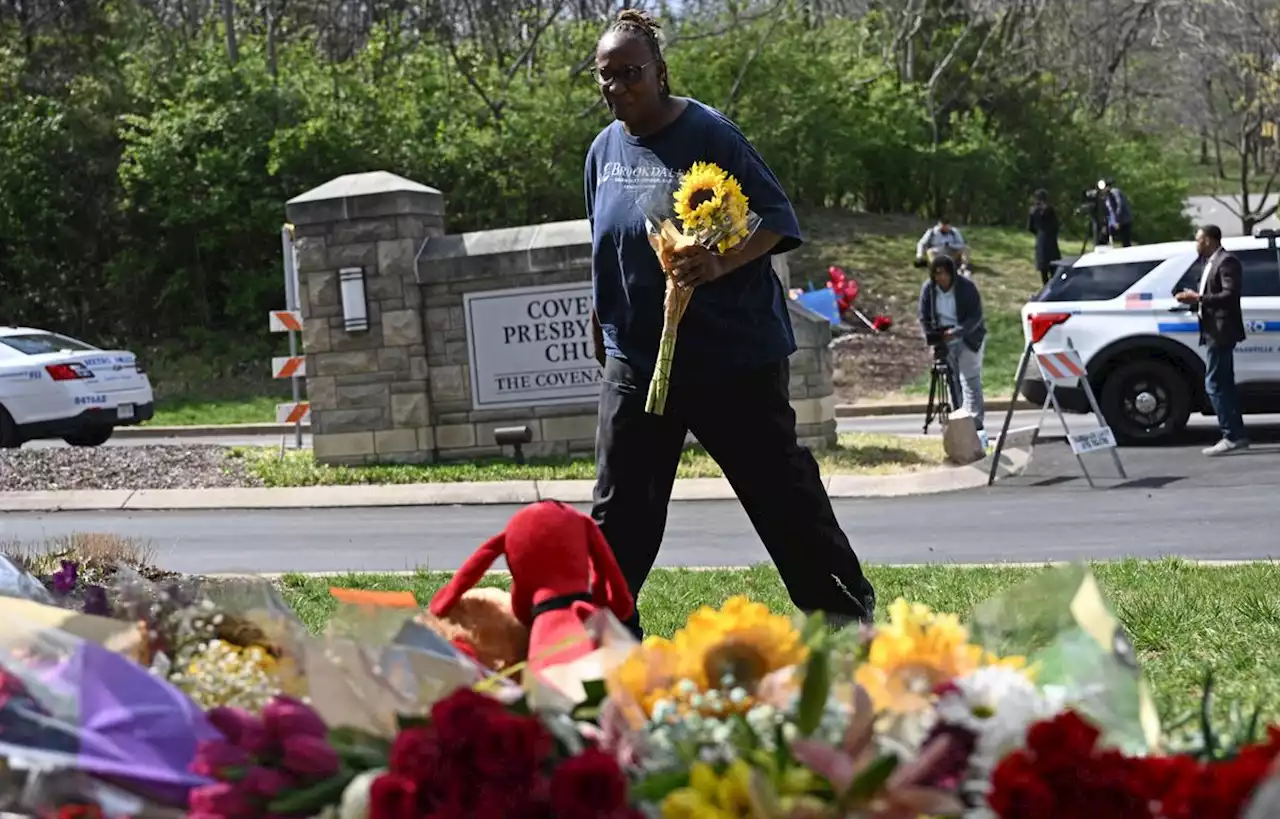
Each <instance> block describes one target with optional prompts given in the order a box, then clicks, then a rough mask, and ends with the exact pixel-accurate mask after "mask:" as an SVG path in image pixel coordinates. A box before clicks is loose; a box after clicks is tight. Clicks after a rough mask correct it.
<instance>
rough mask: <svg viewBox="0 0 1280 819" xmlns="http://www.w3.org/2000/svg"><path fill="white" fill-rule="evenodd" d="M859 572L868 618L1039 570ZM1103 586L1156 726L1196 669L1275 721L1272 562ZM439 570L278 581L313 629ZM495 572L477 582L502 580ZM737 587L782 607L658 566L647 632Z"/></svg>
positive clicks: (747, 574)
mask: <svg viewBox="0 0 1280 819" xmlns="http://www.w3.org/2000/svg"><path fill="white" fill-rule="evenodd" d="M867 571H868V574H869V575H870V577H871V579H872V581H873V582H874V583H875V585H876V587H877V589H878V592H879V599H880V611H879V612H878V615H879V617H881V618H883V617H884V614H885V612H884V609H885V607H886V606H887V605H888V604H889V603H891V602H892V601H893V600H894V599H895V598H897V597H899V596H903V597H906V598H908V599H910V600H913V601H917V602H921V603H926V604H928V605H930V606H933V607H934V608H935V609H936V610H939V611H950V612H956V613H958V614H960V615H961V616H964V615H965V614H966V613H967V612H968V611H970V610H971V609H972V607H973V606H974V605H975V604H977V603H979V602H981V601H983V600H985V599H987V598H988V597H990V596H992V595H994V594H996V593H999V592H1000V591H1002V590H1003V589H1006V588H1008V587H1010V586H1012V585H1014V584H1016V583H1018V582H1019V581H1021V580H1024V579H1026V578H1027V577H1029V576H1031V575H1032V574H1034V573H1035V572H1037V571H1040V570H1039V569H1029V568H959V567H948V566H929V567H912V568H897V567H887V566H873V567H869V568H868V570H867ZM1094 571H1095V572H1096V575H1097V577H1098V581H1099V584H1100V585H1101V587H1102V589H1103V593H1104V594H1105V595H1106V597H1107V599H1108V600H1109V601H1110V603H1111V605H1112V607H1113V609H1114V610H1115V612H1116V614H1117V615H1118V616H1119V617H1120V619H1121V620H1122V621H1123V622H1124V624H1125V626H1126V627H1127V629H1128V631H1129V633H1130V636H1131V637H1132V638H1133V641H1134V644H1135V647H1136V648H1137V651H1138V657H1139V660H1140V662H1141V664H1142V667H1143V669H1144V670H1145V671H1146V674H1147V676H1148V679H1149V680H1150V681H1151V683H1152V685H1153V688H1154V689H1155V697H1156V703H1157V706H1158V707H1159V709H1160V712H1161V714H1162V715H1163V716H1164V717H1165V720H1166V722H1169V721H1170V720H1171V719H1173V718H1175V717H1176V718H1180V717H1181V716H1183V715H1184V714H1185V712H1187V711H1188V710H1189V709H1191V708H1193V707H1197V705H1198V697H1199V695H1200V691H1201V685H1202V683H1203V681H1204V676H1205V672H1206V671H1207V670H1208V669H1213V670H1214V671H1215V672H1216V685H1215V690H1216V691H1217V692H1218V696H1217V706H1218V708H1219V709H1221V710H1222V712H1223V713H1225V712H1226V711H1227V709H1228V707H1229V705H1230V703H1232V702H1233V701H1239V702H1240V705H1241V706H1242V707H1243V710H1245V711H1246V712H1248V710H1249V708H1250V707H1251V706H1253V705H1254V704H1257V705H1261V706H1262V707H1263V709H1264V714H1265V715H1267V716H1269V717H1270V718H1272V719H1274V718H1276V717H1277V716H1280V678H1277V677H1276V675H1275V669H1276V668H1280V565H1276V564H1271V563H1254V564H1247V565H1237V566H1220V567H1214V566H1197V565H1194V564H1190V563H1186V562H1183V561H1179V560H1166V561H1159V562H1148V561H1139V560H1129V561H1121V562H1114V563H1101V564H1095V566H1094ZM447 578H448V574H447V573H440V572H434V573H432V572H422V573H420V574H418V575H415V576H396V575H377V574H353V575H348V576H345V577H339V578H332V577H327V578H306V577H302V576H297V575H292V576H286V577H285V578H283V580H282V581H281V582H282V585H283V588H284V591H285V595H286V598H287V599H288V601H289V602H290V604H291V605H292V606H293V607H294V610H295V611H296V612H297V613H298V615H299V616H300V617H301V618H302V619H303V620H304V621H305V622H306V623H307V624H308V625H309V626H310V627H311V628H313V629H319V628H322V627H323V626H324V624H325V622H326V621H327V620H328V617H329V616H330V613H331V612H332V610H333V601H332V598H330V597H329V594H328V589H329V587H330V586H335V585H336V586H346V587H354V588H367V589H379V590H411V591H413V592H414V593H415V594H416V596H417V598H418V600H419V601H420V602H422V603H424V604H425V603H426V602H427V601H428V600H429V599H430V597H431V595H432V594H433V593H434V592H435V590H436V589H438V588H439V587H440V586H441V585H442V584H443V583H444V581H445V580H446V579H447ZM505 582H506V580H505V577H504V576H503V575H493V576H491V577H490V578H488V579H486V583H488V584H491V585H502V584H503V583H505ZM734 594H746V595H749V596H750V597H752V598H753V599H756V600H759V601H761V602H764V603H767V604H768V605H769V606H770V607H771V608H773V609H775V610H777V611H781V612H790V611H793V608H792V606H791V602H790V600H789V599H788V598H787V595H786V592H785V591H784V589H783V587H782V584H781V582H780V581H779V579H778V575H777V572H776V571H774V569H773V568H772V567H769V566H756V567H753V568H751V569H746V570H729V569H725V570H715V571H691V570H663V569H659V570H657V571H655V572H654V573H653V576H652V577H651V578H650V580H649V582H648V585H646V586H645V591H644V593H643V594H642V596H641V601H640V611H641V616H642V617H643V619H644V622H645V624H646V628H647V629H648V630H649V631H651V632H652V633H655V634H661V635H667V636H669V635H670V634H671V633H672V632H673V631H674V630H675V629H676V628H677V627H679V626H680V625H682V624H683V623H684V620H685V618H686V617H687V616H688V614H689V613H690V612H692V611H694V610H695V609H697V608H698V607H699V606H701V605H704V604H705V605H712V606H715V605H719V604H720V603H721V602H723V601H724V600H725V598H727V597H729V596H730V595H734Z"/></svg>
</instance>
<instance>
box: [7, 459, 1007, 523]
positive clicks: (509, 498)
mask: <svg viewBox="0 0 1280 819" xmlns="http://www.w3.org/2000/svg"><path fill="white" fill-rule="evenodd" d="M1030 460H1031V452H1030V449H1029V448H1028V449H1027V450H1025V451H1024V450H1022V449H1019V448H1014V449H1011V450H1007V451H1006V452H1004V453H1003V454H1002V456H1001V458H1000V461H1001V468H1000V473H1001V474H1002V475H1004V476H1008V475H1013V474H1018V473H1020V472H1022V470H1024V469H1025V468H1026V465H1027V463H1028V462H1030ZM990 469H991V459H990V457H987V458H984V459H983V460H981V461H979V462H977V463H975V464H970V465H968V466H960V467H956V466H950V467H942V468H940V469H932V470H928V471H922V472H905V473H901V474H898V475H831V476H829V477H826V478H824V479H823V482H824V484H825V485H826V487H827V493H828V494H829V495H830V496H831V497H832V498H833V499H850V498H895V497H904V496H907V495H929V494H937V493H940V492H955V491H959V490H963V489H976V488H978V487H982V486H986V483H987V474H988V472H989V471H990ZM594 488H595V482H594V481H485V482H480V481H477V482H474V483H435V484H391V485H381V486H376V485H375V486H370V485H357V486H301V487H290V488H278V489H264V488H240V489H103V490H93V489H86V490H66V491H49V492H0V512H109V511H125V512H142V511H147V512H158V511H175V510H191V509H204V510H208V509H351V508H377V507H395V506H495V505H514V506H523V505H525V504H530V503H536V502H537V501H540V500H559V501H564V502H565V503H590V501H591V494H592V490H593V489H594ZM736 498H737V496H736V495H735V494H734V492H733V489H732V487H730V485H729V482H728V481H727V480H725V479H724V478H684V479H681V480H678V481H676V482H675V488H674V490H673V491H672V493H671V500H673V501H724V500H734V499H736Z"/></svg>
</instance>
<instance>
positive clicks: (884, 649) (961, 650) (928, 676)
mask: <svg viewBox="0 0 1280 819" xmlns="http://www.w3.org/2000/svg"><path fill="white" fill-rule="evenodd" d="M981 665H1008V666H1012V667H1015V668H1020V667H1022V666H1023V665H1025V660H1024V659H1023V658H1021V657H1009V658H1005V659H998V658H996V657H994V656H992V655H991V654H989V653H988V652H986V651H984V650H983V649H982V647H981V646H976V645H972V644H970V643H969V632H968V630H967V629H966V628H965V627H964V626H962V625H960V619H959V618H958V617H956V615H954V614H938V613H935V612H934V611H933V610H932V609H930V608H929V607H928V606H925V605H921V604H919V603H914V604H913V603H908V602H907V601H906V600H904V599H902V598H898V599H897V600H895V601H894V602H893V604H892V605H891V606H889V622H888V623H887V624H886V625H883V626H879V627H878V628H877V629H876V636H875V639H874V640H872V642H871V647H870V651H869V654H868V656H867V660H866V662H864V663H863V664H862V665H861V666H859V667H858V670H857V673H856V675H855V679H856V681H857V683H858V684H859V685H861V686H862V687H863V688H865V689H866V691H867V694H868V695H870V697H871V701H872V703H874V705H875V707H876V708H877V709H888V710H890V711H895V712H899V713H903V712H911V711H916V710H919V709H921V708H924V707H925V706H927V705H928V703H929V700H930V698H931V697H932V694H933V690H934V688H935V687H936V686H937V685H939V684H940V683H944V682H947V681H948V680H951V679H954V678H955V677H958V676H961V675H963V674H967V673H969V672H970V671H973V670H974V669H976V668H978V667H979V666H981Z"/></svg>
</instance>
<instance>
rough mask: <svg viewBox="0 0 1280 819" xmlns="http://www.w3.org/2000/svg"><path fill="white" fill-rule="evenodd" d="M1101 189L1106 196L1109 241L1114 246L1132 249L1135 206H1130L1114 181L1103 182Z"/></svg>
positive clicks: (1127, 198) (1127, 199)
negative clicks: (1118, 245)
mask: <svg viewBox="0 0 1280 819" xmlns="http://www.w3.org/2000/svg"><path fill="white" fill-rule="evenodd" d="M1099 187H1102V188H1103V192H1104V193H1105V194H1106V199H1105V202H1106V207H1107V237H1108V239H1110V241H1111V244H1112V246H1114V245H1115V244H1116V243H1117V242H1118V243H1119V244H1120V246H1121V247H1130V246H1131V245H1132V244H1133V206H1132V205H1130V204H1129V197H1127V196H1125V195H1124V191H1122V190H1120V188H1119V187H1118V186H1117V185H1116V182H1115V180H1114V179H1106V180H1103V181H1102V182H1101V183H1100V184H1099Z"/></svg>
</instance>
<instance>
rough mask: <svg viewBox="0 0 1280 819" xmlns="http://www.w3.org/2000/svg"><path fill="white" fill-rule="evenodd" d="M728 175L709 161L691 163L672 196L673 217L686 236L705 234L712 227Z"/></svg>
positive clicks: (720, 205)
mask: <svg viewBox="0 0 1280 819" xmlns="http://www.w3.org/2000/svg"><path fill="white" fill-rule="evenodd" d="M727 178H728V175H727V174H726V173H725V172H724V171H723V170H721V169H720V167H719V166H718V165H715V164H713V163H711V162H695V163H693V166H692V167H691V168H689V170H688V172H687V173H685V175H684V178H683V179H681V180H680V187H679V188H678V189H677V190H676V193H675V209H676V216H677V217H679V219H680V226H681V227H682V228H683V229H684V232H685V233H686V234H690V235H697V234H700V233H705V232H706V231H708V230H710V229H711V228H712V227H714V226H715V222H716V218H717V216H718V214H719V211H720V209H721V208H722V207H724V199H725V180H726V179H727Z"/></svg>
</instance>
